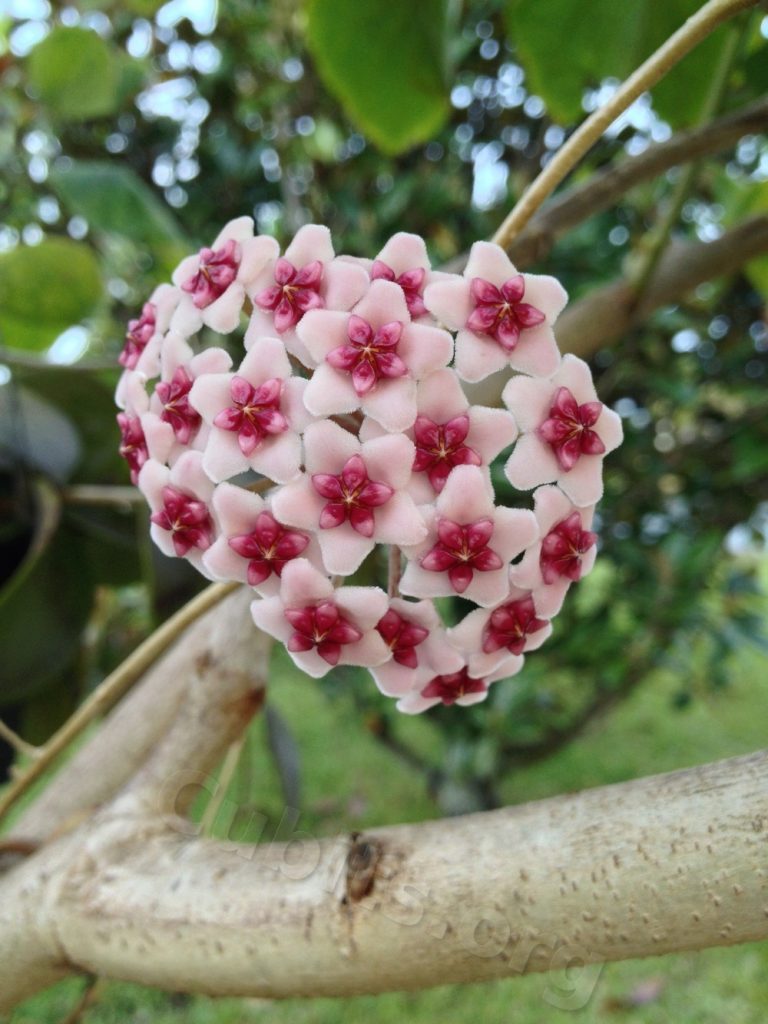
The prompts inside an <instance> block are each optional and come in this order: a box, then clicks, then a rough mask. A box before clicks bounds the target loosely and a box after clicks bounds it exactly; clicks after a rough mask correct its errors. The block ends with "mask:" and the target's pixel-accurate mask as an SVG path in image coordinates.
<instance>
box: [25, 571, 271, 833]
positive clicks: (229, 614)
mask: <svg viewBox="0 0 768 1024" xmlns="http://www.w3.org/2000/svg"><path fill="white" fill-rule="evenodd" d="M248 600H249V595H248V592H247V591H246V589H245V588H240V590H238V591H235V592H234V593H233V594H231V595H229V596H228V597H226V598H224V600H223V601H222V602H221V603H220V604H218V605H215V606H214V607H213V608H211V609H209V611H208V612H207V613H206V614H205V615H204V616H203V617H202V618H201V619H200V620H199V621H197V622H195V623H193V624H192V625H191V626H189V627H188V628H187V630H186V632H184V633H183V634H182V635H181V636H180V637H179V639H178V640H177V641H176V643H175V644H174V646H173V647H172V648H171V649H170V650H169V651H168V652H167V653H166V654H165V655H164V656H163V657H162V658H160V659H159V660H158V661H157V662H156V663H155V664H154V665H153V666H152V667H151V668H150V669H149V670H148V671H147V673H146V675H145V676H144V678H143V679H142V681H141V683H140V684H139V685H138V686H137V687H136V689H135V690H133V691H132V692H131V693H130V694H129V695H128V697H126V698H125V699H124V700H123V702H122V703H121V704H119V705H118V706H117V708H115V710H114V711H113V712H112V713H111V714H110V715H109V717H108V718H107V719H106V720H105V721H104V722H103V723H102V724H101V726H100V728H99V729H98V730H97V731H96V732H95V733H94V734H93V735H92V736H91V737H90V738H89V740H88V741H87V742H86V743H85V745H84V746H83V747H82V748H81V749H80V750H79V751H78V752H77V753H76V754H75V755H74V757H73V758H72V759H71V760H70V761H68V762H67V764H66V765H65V766H64V767H63V768H62V769H61V771H60V772H59V774H58V775H56V776H55V777H54V778H53V779H52V780H51V782H50V783H49V784H48V786H47V787H46V788H45V790H43V792H42V793H41V794H40V796H39V797H38V798H37V800H36V801H35V802H34V803H33V804H32V805H31V806H30V807H29V808H28V809H27V810H25V811H24V813H23V814H22V815H21V816H20V818H19V819H18V821H17V822H16V824H15V827H14V829H13V834H14V835H16V836H23V837H24V838H27V839H32V840H36V841H41V840H45V839H47V838H49V837H50V836H51V835H52V834H54V833H55V832H56V831H57V830H59V829H60V828H62V827H65V826H66V825H67V823H71V822H73V821H74V820H76V819H78V818H79V817H80V815H81V814H82V813H83V812H90V811H92V810H94V809H95V808H96V807H98V806H99V805H101V804H103V803H105V802H106V801H107V800H109V799H111V798H112V797H113V796H114V795H115V793H116V792H117V791H118V790H119V789H121V788H122V787H123V786H124V785H125V784H126V782H127V781H128V780H129V779H130V778H132V777H133V775H134V774H135V773H136V772H137V771H138V770H139V768H141V766H142V765H144V764H145V762H146V761H147V759H148V757H149V756H150V754H151V753H152V751H153V750H154V749H155V747H156V745H157V743H158V741H159V740H160V739H161V737H166V736H167V735H168V734H169V732H170V729H171V726H172V724H173V723H174V722H175V721H176V720H177V719H178V718H179V716H180V714H182V709H183V715H184V718H185V719H186V718H188V717H189V716H190V714H192V715H194V714H195V713H196V712H197V710H198V709H197V703H196V698H195V697H194V695H192V696H189V697H188V691H189V690H190V687H194V693H195V694H197V693H199V692H200V689H201V687H202V686H203V684H204V682H205V680H206V678H207V679H208V686H209V688H211V689H212V688H216V687H218V686H219V685H220V684H219V675H218V673H219V671H221V670H226V671H227V672H229V671H230V669H231V668H233V667H236V668H237V669H238V670H239V669H241V668H242V667H243V666H245V667H246V668H248V669H249V672H248V674H247V675H242V674H241V675H239V676H237V680H238V681H239V683H240V684H242V685H243V686H244V687H245V688H246V689H247V690H250V689H251V688H253V687H255V686H257V685H258V686H260V685H262V682H263V679H264V672H265V664H266V661H265V659H266V654H265V652H264V651H263V650H262V648H263V646H264V641H263V639H260V638H259V637H260V634H259V633H258V631H257V630H256V629H255V627H254V625H253V622H252V620H251V618H250V614H249V613H248V609H247V607H246V605H247V602H248ZM254 645H256V646H254ZM222 657H224V658H225V659H227V661H226V664H225V665H222V664H221V659H222ZM227 678H228V679H229V680H230V682H232V681H233V680H234V678H235V677H234V676H232V675H228V676H227ZM221 685H222V686H223V685H224V683H223V681H222V683H221ZM222 692H226V691H222ZM212 725H213V723H212V722H210V721H208V722H207V724H206V726H205V737H204V739H205V741H206V743H207V742H208V741H209V739H210V735H211V731H210V730H211V726H212ZM223 726H224V728H223V733H222V735H221V736H219V737H217V738H216V741H215V742H216V748H217V750H222V749H223V748H224V747H226V744H227V743H228V742H229V740H230V738H231V731H230V728H229V724H228V723H226V722H225V723H223ZM200 733H201V727H200V723H199V722H197V723H195V722H194V721H193V729H192V738H191V742H192V744H198V743H200V739H201V737H200ZM203 770H205V769H203Z"/></svg>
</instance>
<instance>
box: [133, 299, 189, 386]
mask: <svg viewBox="0 0 768 1024" xmlns="http://www.w3.org/2000/svg"><path fill="white" fill-rule="evenodd" d="M180 298H181V296H180V295H179V292H178V290H177V289H176V288H174V287H173V286H172V285H169V284H161V285H158V287H157V288H155V290H154V291H153V292H152V295H151V296H150V298H149V301H148V302H145V303H144V306H143V307H142V310H141V315H140V316H139V317H137V318H136V319H135V320H129V321H128V330H127V332H126V335H125V346H124V348H123V351H122V352H121V353H120V355H119V357H118V362H119V363H120V365H121V366H123V367H124V368H125V369H126V370H138V371H139V372H140V373H144V374H146V375H147V376H148V377H151V376H153V375H157V374H158V373H159V372H160V339H161V338H162V336H163V335H164V334H165V332H166V331H167V330H168V325H169V324H170V322H171V316H172V315H173V311H174V310H175V308H176V306H177V305H178V303H179V300H180Z"/></svg>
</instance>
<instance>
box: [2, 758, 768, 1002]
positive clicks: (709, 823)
mask: <svg viewBox="0 0 768 1024" xmlns="http://www.w3.org/2000/svg"><path fill="white" fill-rule="evenodd" d="M178 829H179V831H178V832H174V830H173V825H172V823H169V824H168V823H167V824H166V825H165V826H163V825H162V823H160V822H157V823H156V824H155V826H154V828H153V827H152V826H151V825H149V826H147V827H146V828H145V830H144V832H143V833H142V831H141V826H139V825H138V824H137V823H136V822H135V820H133V819H128V820H125V819H115V818H111V819H109V820H103V821H101V822H98V821H97V822H95V823H94V824H93V825H92V826H91V827H90V830H89V832H88V836H87V841H86V839H85V835H84V837H83V845H82V848H81V851H80V852H79V853H78V854H75V855H74V856H73V858H72V859H71V860H70V862H69V864H68V866H66V867H65V866H63V865H62V864H61V858H62V857H64V853H65V852H66V851H70V854H71V851H72V846H71V843H72V839H73V837H71V836H70V837H68V840H67V842H68V844H69V845H67V846H66V848H65V851H64V852H57V851H56V850H55V849H48V850H46V851H43V853H41V854H40V855H38V856H36V857H32V858H30V861H29V862H28V863H27V864H25V865H22V866H21V867H19V868H17V869H16V870H15V871H14V872H12V873H11V874H9V875H7V876H6V877H5V878H4V879H2V880H0V993H2V995H0V1009H8V1008H10V1007H12V1006H13V1005H14V1003H15V1002H16V1001H17V1000H18V999H19V998H21V996H22V995H26V994H28V993H29V991H30V985H29V982H28V981H25V980H24V979H23V978H21V977H19V964H20V963H21V964H22V967H23V962H22V961H20V960H19V956H18V955H17V954H16V953H15V952H14V950H15V945H14V943H15V942H18V944H19V946H20V947H21V948H26V949H27V952H28V953H29V948H30V947H29V932H30V930H33V931H34V933H35V936H36V939H35V941H36V943H37V944H38V947H39V949H40V951H41V953H40V962H39V963H38V964H37V965H36V966H35V965H33V966H35V969H36V970H37V971H38V973H39V978H40V984H45V983H47V982H46V979H45V977H44V974H45V969H46V968H47V969H48V971H49V972H50V971H51V970H52V969H53V965H52V964H51V962H50V961H51V959H52V957H53V956H54V954H55V955H56V956H58V958H59V963H60V962H61V959H62V958H63V959H64V960H65V961H66V963H68V964H69V966H70V968H71V969H72V970H83V971H89V972H92V973H94V974H98V975H103V976H106V977H113V978H122V979H126V980H132V981H140V982H142V983H145V984H150V985H155V986H158V987H160V988H166V989H173V990H176V991H179V990H182V991H190V992H205V993H210V994H215V995H224V994H228V995H240V996H268V997H287V996H297V995H305V996H310V995H349V994H353V993H359V992H382V991H391V990H394V989H403V988H425V987H429V986H432V985H440V984H447V983H449V982H451V983H452V982H462V981H479V980H483V979H490V978H498V977H504V976H507V975H512V974H519V973H524V972H528V971H546V970H550V969H553V968H555V967H564V966H568V965H569V964H573V963H574V962H575V963H577V964H589V963H596V962H600V961H604V960H623V959H627V958H631V957H640V956H648V955H656V954H661V953H668V952H674V951H677V950H688V949H699V948H704V947H707V946H719V945H731V944H735V943H739V942H748V941H752V940H757V939H762V938H765V937H767V936H768V868H766V857H765V850H766V836H768V752H764V753H760V754H754V755H751V756H750V757H744V758H734V759H731V760H728V761H722V762H719V763H717V764H713V765H708V766H705V767H702V768H693V769H688V770H686V771H682V772H676V773H673V774H671V775H662V776H657V777H655V778H649V779H641V780H638V781H634V782H628V783H623V784H621V785H618V786H608V787H604V788H601V789H594V790H589V791H587V792H584V793H579V794H575V795H568V796H562V797H557V798H554V799H551V800H545V801H541V802H538V803H533V804H527V805H524V806H521V807H511V808H506V809H504V810H501V811H494V812H491V813H486V814H477V815H470V816H467V817H464V818H454V819H449V820H445V821H438V822H428V823H425V824H421V825H408V826H399V827H395V828H386V829H380V830H376V831H375V832H372V833H370V834H368V835H366V836H365V837H363V838H356V839H335V840H322V841H317V840H315V839H313V838H312V837H311V836H307V835H306V834H302V835H299V836H297V838H296V840H294V842H293V843H291V844H288V845H284V844H272V845H268V846H257V847H247V846H241V845H237V844H230V843H220V842H208V841H203V840H198V839H190V836H189V834H188V833H189V825H188V823H183V822H179V824H178ZM56 856H58V857H59V863H58V865H57V862H56V861H55V859H54V858H55V857H56ZM41 858H42V859H43V860H45V863H46V874H47V875H48V881H47V882H46V883H45V884H44V883H43V878H42V874H41V872H40V867H39V864H38V863H37V862H38V860H39V859H41ZM33 882H34V883H35V884H34V886H33V885H32V883H33ZM28 885H29V886H32V892H31V895H29V896H27V895H26V893H25V886H28ZM32 904H34V907H39V908H40V909H39V910H38V911H35V913H34V914H32V906H31V905H32ZM9 906H10V907H12V908H14V909H15V913H16V915H17V917H16V920H13V918H12V917H9V914H8V912H7V911H6V907H9ZM30 915H32V916H33V917H35V919H34V920H32V919H31V916H30ZM19 921H21V926H20V925H19ZM10 933H12V934H13V936H14V940H13V941H11V939H10V938H9V934H10ZM6 957H7V959H6Z"/></svg>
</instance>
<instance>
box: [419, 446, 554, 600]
mask: <svg viewBox="0 0 768 1024" xmlns="http://www.w3.org/2000/svg"><path fill="white" fill-rule="evenodd" d="M421 511H422V512H423V513H424V516H425V519H426V524H427V527H428V530H429V533H428V535H427V538H426V539H425V540H424V541H423V542H422V543H421V544H418V545H416V546H414V547H413V548H409V549H406V554H407V556H408V567H407V568H406V570H405V573H404V574H403V578H402V580H401V581H400V590H401V592H402V593H403V594H408V595H410V596H412V597H450V596H451V595H453V594H461V595H462V597H466V598H467V600H470V601H475V602H476V603H477V604H479V605H482V606H483V607H487V606H489V605H493V604H496V603H497V602H498V601H500V600H501V599H502V598H503V597H504V595H505V594H506V593H507V588H508V583H507V575H508V566H509V563H510V561H511V560H512V559H513V558H514V557H515V556H516V555H518V554H519V553H520V552H521V551H523V550H524V549H525V548H527V547H528V546H529V545H530V544H533V542H534V541H535V540H536V538H537V536H538V528H537V525H536V519H535V518H534V515H533V513H532V512H529V511H527V510H526V509H510V508H503V507H498V508H497V507H496V506H495V505H494V502H493V489H492V487H491V483H490V478H489V476H488V472H487V471H486V470H482V469H480V468H479V467H477V466H457V467H456V469H454V471H453V472H452V473H451V475H450V476H449V477H448V480H447V482H446V485H445V487H444V488H443V490H442V492H441V494H440V495H439V497H438V499H437V502H436V505H435V507H434V508H430V507H429V506H422V508H421Z"/></svg>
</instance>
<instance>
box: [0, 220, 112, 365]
mask: <svg viewBox="0 0 768 1024" xmlns="http://www.w3.org/2000/svg"><path fill="white" fill-rule="evenodd" d="M102 295H103V284H102V280H101V274H100V272H99V265H98V263H97V260H96V257H95V256H94V254H93V252H92V250H91V249H89V247H88V246H87V245H84V244H83V243H81V242H73V241H71V240H70V239H68V238H49V239H47V240H46V241H44V242H41V243H40V245H36V246H32V247H27V246H20V247H19V248H17V249H13V250H12V251H11V252H8V253H4V254H3V255H0V331H1V332H2V337H1V338H0V340H1V341H2V343H3V344H6V345H9V346H11V347H13V348H23V349H33V350H34V349H42V348H46V347H47V346H48V345H50V344H51V342H52V341H53V340H54V339H55V338H56V337H57V336H58V335H59V334H61V332H62V331H64V330H65V329H66V328H67V327H70V326H72V324H76V323H79V322H80V321H81V320H83V319H84V318H85V317H87V316H89V315H90V314H91V313H92V312H93V311H94V309H95V307H96V305H97V304H98V302H99V301H100V299H101V297H102Z"/></svg>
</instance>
